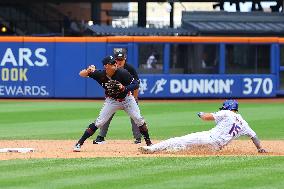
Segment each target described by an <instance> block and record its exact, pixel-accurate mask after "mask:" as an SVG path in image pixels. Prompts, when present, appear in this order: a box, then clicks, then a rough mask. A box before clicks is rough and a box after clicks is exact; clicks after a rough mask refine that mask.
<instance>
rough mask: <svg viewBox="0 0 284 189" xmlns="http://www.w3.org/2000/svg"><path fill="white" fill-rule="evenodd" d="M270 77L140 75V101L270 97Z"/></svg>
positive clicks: (272, 89) (272, 82) (272, 92)
mask: <svg viewBox="0 0 284 189" xmlns="http://www.w3.org/2000/svg"><path fill="white" fill-rule="evenodd" d="M275 83H276V82H275V77H274V76H273V75H143V76H141V82H140V92H139V93H140V96H141V97H149V98H152V97H153V98H155V97H173V98H180V97H181V98H186V97H226V98H228V97H274V96H275V95H276V90H275V87H276V86H275Z"/></svg>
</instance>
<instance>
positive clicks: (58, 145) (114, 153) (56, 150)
mask: <svg viewBox="0 0 284 189" xmlns="http://www.w3.org/2000/svg"><path fill="white" fill-rule="evenodd" d="M153 142H154V143H157V142H158V141H153ZM74 143H75V141H73V140H0V148H34V149H35V152H29V153H16V152H7V153H0V160H9V159H33V158H94V157H202V156H284V140H266V141H264V140H263V141H262V146H263V147H264V148H265V149H267V150H268V151H269V152H268V153H265V154H259V153H257V150H256V149H255V146H254V145H253V143H252V142H251V141H250V140H236V141H233V142H232V143H230V144H229V145H228V146H226V147H225V148H224V149H222V150H221V151H219V152H210V151H206V150H191V151H182V152H177V153H166V152H162V153H155V154H142V153H141V152H139V151H138V147H140V146H143V145H144V143H142V144H133V141H129V140H108V141H107V142H106V143H105V144H92V143H91V140H89V141H87V142H86V143H85V144H84V146H83V147H82V151H81V152H73V151H72V149H73V146H74Z"/></svg>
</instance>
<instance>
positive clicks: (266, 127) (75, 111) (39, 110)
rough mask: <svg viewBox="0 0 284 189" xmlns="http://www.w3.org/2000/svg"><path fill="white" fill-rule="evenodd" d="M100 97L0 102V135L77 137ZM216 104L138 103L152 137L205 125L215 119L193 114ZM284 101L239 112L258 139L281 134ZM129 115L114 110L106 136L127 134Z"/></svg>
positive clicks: (245, 107)
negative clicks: (93, 98) (93, 100)
mask: <svg viewBox="0 0 284 189" xmlns="http://www.w3.org/2000/svg"><path fill="white" fill-rule="evenodd" d="M102 104H103V101H100V102H70V101H68V102H67V101H66V102H25V101H22V102H10V101H9V102H0V107H1V109H0V120H1V122H0V139H77V138H78V137H79V136H80V135H81V133H82V132H83V130H84V129H85V128H86V127H87V126H88V125H89V123H91V122H92V121H94V120H95V119H96V117H97V116H98V114H99V111H100V109H101V106H102ZM219 106H220V103H214V102H211V103H205V102H203V103H202V102H201V103H196V102H195V103H190V102H186V101H184V102H183V103H181V102H178V103H176V102H169V103H160V102H159V103H154V102H150V103H148V102H141V103H140V107H141V112H142V115H143V116H144V117H145V119H146V120H147V123H148V125H149V129H150V133H151V135H152V138H154V139H166V138H169V137H172V136H181V135H185V134H187V133H191V132H195V131H203V130H209V129H210V128H211V127H213V126H214V122H204V121H201V120H200V119H199V118H198V117H197V116H196V113H197V112H199V111H204V112H214V111H216V110H217V108H218V107H219ZM283 112H284V104H283V103H278V104H277V103H270V104H269V103H242V104H240V113H241V114H242V115H243V117H244V118H245V119H246V120H247V121H248V123H249V124H250V126H251V127H252V128H253V129H254V130H255V131H256V133H257V134H258V135H259V137H260V138H261V139H284V127H281V125H283V122H284V113H283ZM131 138H132V135H131V126H130V120H129V117H128V116H127V114H126V113H125V112H123V111H119V112H117V113H116V116H115V117H114V119H113V121H112V123H111V126H110V129H109V133H108V139H131Z"/></svg>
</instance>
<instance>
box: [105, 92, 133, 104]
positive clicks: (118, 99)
mask: <svg viewBox="0 0 284 189" xmlns="http://www.w3.org/2000/svg"><path fill="white" fill-rule="evenodd" d="M130 95H131V92H130V91H129V92H128V93H127V94H126V96H130ZM107 97H109V98H112V99H113V100H115V101H118V102H123V101H125V97H124V98H113V97H111V96H107Z"/></svg>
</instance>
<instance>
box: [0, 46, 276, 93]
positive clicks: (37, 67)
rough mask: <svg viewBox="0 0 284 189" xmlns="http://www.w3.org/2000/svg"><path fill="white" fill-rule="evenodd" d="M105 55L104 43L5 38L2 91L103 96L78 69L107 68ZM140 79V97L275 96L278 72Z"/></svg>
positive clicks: (1, 49) (0, 58) (1, 48)
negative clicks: (88, 66) (12, 39)
mask: <svg viewBox="0 0 284 189" xmlns="http://www.w3.org/2000/svg"><path fill="white" fill-rule="evenodd" d="M55 46H56V48H55ZM93 52H96V53H93ZM104 56H105V43H88V44H85V43H53V42H46V43H44V42H42V43H33V42H24V43H21V42H18V43H17V42H10V43H0V74H1V75H0V79H1V80H0V97H7V98H102V97H104V92H103V90H102V88H101V87H100V86H99V85H98V84H96V82H95V81H92V79H86V78H81V77H80V76H79V75H78V73H79V71H80V70H81V69H83V68H86V67H87V65H89V64H94V65H96V66H97V68H102V64H101V59H102V57H104ZM140 79H141V82H140V92H139V93H140V94H139V96H140V97H141V98H210V97H213V98H214V97H226V98H228V97H274V96H276V75H217V74H216V75H189V74H188V75H171V74H152V75H143V74H141V75H140Z"/></svg>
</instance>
